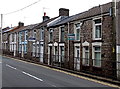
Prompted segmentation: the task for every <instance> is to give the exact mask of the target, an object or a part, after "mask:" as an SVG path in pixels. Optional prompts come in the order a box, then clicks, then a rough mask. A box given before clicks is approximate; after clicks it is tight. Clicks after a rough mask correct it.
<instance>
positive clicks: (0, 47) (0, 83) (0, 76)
mask: <svg viewBox="0 0 120 89" xmlns="http://www.w3.org/2000/svg"><path fill="white" fill-rule="evenodd" d="M2 25H3V14H1V29H0V38H1V39H0V63H2ZM0 88H2V64H0Z"/></svg>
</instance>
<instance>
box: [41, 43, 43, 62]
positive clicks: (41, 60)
mask: <svg viewBox="0 0 120 89" xmlns="http://www.w3.org/2000/svg"><path fill="white" fill-rule="evenodd" d="M40 62H42V63H43V44H42V45H40Z"/></svg>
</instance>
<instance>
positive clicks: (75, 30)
mask: <svg viewBox="0 0 120 89" xmlns="http://www.w3.org/2000/svg"><path fill="white" fill-rule="evenodd" d="M77 24H79V27H76V25H77ZM77 30H79V39H77ZM80 30H81V28H80V22H76V23H75V24H74V34H75V40H76V41H80V38H81V37H80V33H81V31H80Z"/></svg>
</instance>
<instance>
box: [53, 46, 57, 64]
mask: <svg viewBox="0 0 120 89" xmlns="http://www.w3.org/2000/svg"><path fill="white" fill-rule="evenodd" d="M54 61H55V62H58V48H57V46H55V47H54Z"/></svg>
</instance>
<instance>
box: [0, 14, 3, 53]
mask: <svg viewBox="0 0 120 89" xmlns="http://www.w3.org/2000/svg"><path fill="white" fill-rule="evenodd" d="M2 25H3V14H1V37H0V38H1V39H0V54H1V55H2Z"/></svg>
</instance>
